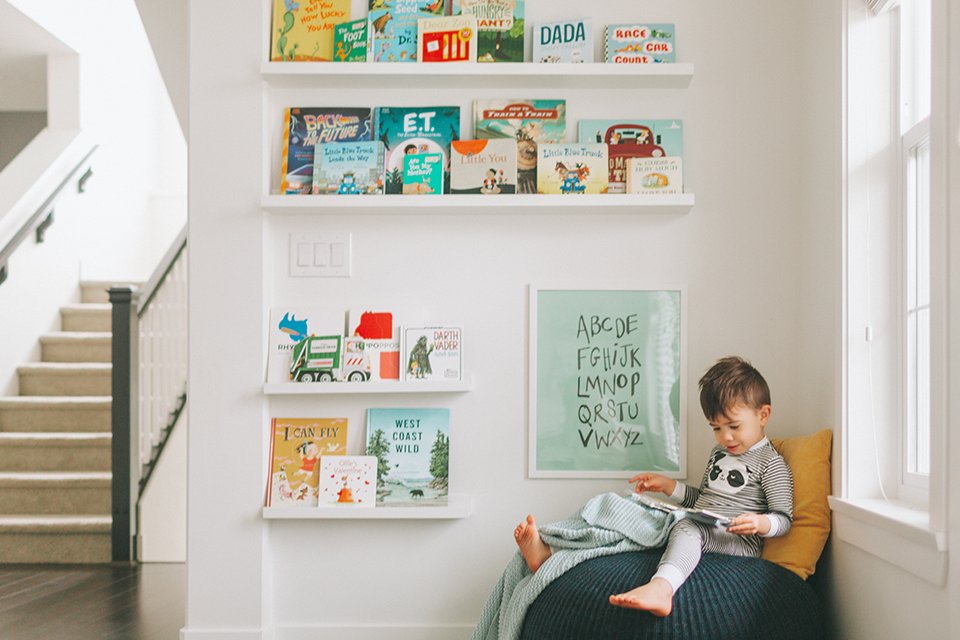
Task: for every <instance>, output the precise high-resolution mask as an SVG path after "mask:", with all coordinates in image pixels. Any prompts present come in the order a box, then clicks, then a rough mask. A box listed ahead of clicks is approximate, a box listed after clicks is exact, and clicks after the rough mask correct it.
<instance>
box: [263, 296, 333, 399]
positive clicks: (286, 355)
mask: <svg viewBox="0 0 960 640" xmlns="http://www.w3.org/2000/svg"><path fill="white" fill-rule="evenodd" d="M344 319H345V314H344V312H343V311H334V310H332V309H330V308H325V307H312V306H308V305H295V304H294V305H289V306H285V307H274V308H273V309H271V310H270V325H269V327H268V339H267V350H268V351H267V382H270V383H274V382H290V365H291V355H292V354H293V348H294V346H296V344H297V343H298V342H300V341H301V340H303V339H304V338H306V337H307V336H322V335H337V336H342V335H343V327H344Z"/></svg>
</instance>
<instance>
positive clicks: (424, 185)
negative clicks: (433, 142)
mask: <svg viewBox="0 0 960 640" xmlns="http://www.w3.org/2000/svg"><path fill="white" fill-rule="evenodd" d="M442 193H443V155H442V154H440V153H411V154H408V155H405V156H403V194H404V195H441V194H442Z"/></svg>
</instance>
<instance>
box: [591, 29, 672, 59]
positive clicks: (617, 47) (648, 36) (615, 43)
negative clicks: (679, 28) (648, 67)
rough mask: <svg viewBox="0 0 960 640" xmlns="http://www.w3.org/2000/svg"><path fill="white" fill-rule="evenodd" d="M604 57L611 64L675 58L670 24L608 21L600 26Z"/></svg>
mask: <svg viewBox="0 0 960 640" xmlns="http://www.w3.org/2000/svg"><path fill="white" fill-rule="evenodd" d="M604 59H605V60H606V61H607V62H612V63H614V64H656V63H662V62H676V61H677V52H676V45H675V38H674V28H673V24H669V23H655V24H645V23H633V24H608V25H607V26H606V29H605V30H604Z"/></svg>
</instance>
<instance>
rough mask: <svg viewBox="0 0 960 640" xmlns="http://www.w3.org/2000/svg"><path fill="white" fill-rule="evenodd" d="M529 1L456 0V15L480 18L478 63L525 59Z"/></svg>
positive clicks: (454, 7)
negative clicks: (526, 12)
mask: <svg viewBox="0 0 960 640" xmlns="http://www.w3.org/2000/svg"><path fill="white" fill-rule="evenodd" d="M524 4H525V0H454V1H453V14H454V15H470V16H473V17H474V18H476V19H477V32H478V33H477V62H523V35H524V31H525V29H524V21H523V15H524Z"/></svg>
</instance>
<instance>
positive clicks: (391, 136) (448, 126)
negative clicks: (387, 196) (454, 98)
mask: <svg viewBox="0 0 960 640" xmlns="http://www.w3.org/2000/svg"><path fill="white" fill-rule="evenodd" d="M375 115H376V117H375V120H376V135H375V139H377V140H380V141H381V142H383V145H384V149H385V154H386V155H385V160H384V179H385V180H386V185H385V189H384V191H385V193H393V194H398V193H402V192H403V157H404V156H405V155H407V154H413V153H440V154H442V155H443V172H444V185H443V191H444V192H445V193H446V192H448V191H449V181H450V143H451V142H452V141H454V140H459V139H460V107H377V108H376V110H375Z"/></svg>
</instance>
